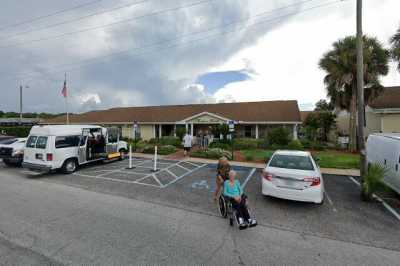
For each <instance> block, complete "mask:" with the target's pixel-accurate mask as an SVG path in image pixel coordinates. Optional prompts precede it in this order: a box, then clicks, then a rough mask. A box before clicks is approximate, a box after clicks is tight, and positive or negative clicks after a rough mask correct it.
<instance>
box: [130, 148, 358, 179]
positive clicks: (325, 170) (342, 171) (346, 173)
mask: <svg viewBox="0 0 400 266" xmlns="http://www.w3.org/2000/svg"><path fill="white" fill-rule="evenodd" d="M132 155H133V156H135V157H142V158H150V159H152V158H153V155H152V154H143V153H133V154H132ZM158 158H160V159H169V160H174V159H177V158H171V157H170V156H168V155H158ZM179 159H181V158H179ZM182 160H183V161H191V162H198V163H207V164H217V163H218V160H213V159H204V158H195V157H185V158H182ZM229 163H230V164H231V165H234V166H242V167H251V168H259V169H263V168H264V167H265V164H263V163H251V162H236V161H230V162H229ZM321 172H322V173H323V174H328V175H343V176H360V170H358V169H336V168H321Z"/></svg>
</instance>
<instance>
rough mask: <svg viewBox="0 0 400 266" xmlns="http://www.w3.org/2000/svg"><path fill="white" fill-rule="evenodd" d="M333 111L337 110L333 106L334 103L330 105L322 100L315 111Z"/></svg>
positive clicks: (316, 105)
mask: <svg viewBox="0 0 400 266" xmlns="http://www.w3.org/2000/svg"><path fill="white" fill-rule="evenodd" d="M333 109H335V106H333V104H332V102H329V103H328V102H327V101H326V100H324V99H322V100H319V101H318V102H317V103H316V104H315V108H314V111H333Z"/></svg>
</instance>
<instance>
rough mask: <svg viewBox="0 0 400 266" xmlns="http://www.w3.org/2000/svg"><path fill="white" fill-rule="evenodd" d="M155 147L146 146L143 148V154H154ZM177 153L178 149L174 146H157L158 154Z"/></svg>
mask: <svg viewBox="0 0 400 266" xmlns="http://www.w3.org/2000/svg"><path fill="white" fill-rule="evenodd" d="M154 147H155V146H154V145H146V146H145V147H144V148H143V153H147V154H153V153H154ZM174 152H176V147H175V146H172V145H163V146H157V154H160V155H168V154H171V153H174Z"/></svg>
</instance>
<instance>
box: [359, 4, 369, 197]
mask: <svg viewBox="0 0 400 266" xmlns="http://www.w3.org/2000/svg"><path fill="white" fill-rule="evenodd" d="M357 97H358V105H357V107H358V124H357V125H358V128H357V129H358V149H359V151H360V174H361V185H363V184H364V176H365V174H366V172H367V164H366V158H365V157H366V152H365V140H364V126H365V125H364V121H365V113H364V110H365V105H364V44H363V29H362V0H357ZM364 196H365V194H364V189H363V186H361V197H362V198H364Z"/></svg>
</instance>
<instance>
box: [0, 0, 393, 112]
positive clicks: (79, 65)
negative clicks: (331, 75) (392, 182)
mask: <svg viewBox="0 0 400 266" xmlns="http://www.w3.org/2000/svg"><path fill="white" fill-rule="evenodd" d="M363 2H364V24H363V26H364V33H365V34H367V35H369V36H374V37H377V38H378V39H379V41H381V43H382V45H384V46H385V47H388V40H389V38H390V36H391V35H393V34H394V33H395V31H396V29H397V28H398V27H399V26H400V17H399V16H398V10H400V1H398V0H364V1H363ZM355 3H356V0H344V1H340V0H338V1H336V0H270V1H265V0H251V1H244V0H169V1H156V0H59V1H52V0H41V1H31V0H19V1H14V0H3V1H2V8H1V9H0V60H1V63H0V81H1V84H0V110H5V111H17V110H19V90H18V88H19V86H21V85H22V86H23V87H24V89H23V91H24V94H23V98H24V111H26V112H28V111H29V112H65V111H66V109H67V108H68V110H69V111H70V112H85V111H90V110H97V109H106V108H112V107H118V106H146V105H166V104H189V103H217V102H232V101H236V102H239V101H261V100H297V101H298V103H299V107H300V109H302V110H310V109H312V108H313V106H314V104H315V103H316V102H317V101H318V100H319V99H324V98H326V91H325V88H324V84H323V77H324V75H325V73H324V72H323V71H322V70H321V69H319V67H318V61H319V60H320V58H321V57H322V56H323V54H324V53H326V52H327V51H329V49H331V47H332V43H333V42H335V41H337V40H338V39H340V38H344V37H345V36H348V35H354V34H355V29H356V25H355V19H356V17H355V10H356V5H355ZM65 73H66V76H67V88H68V94H69V97H68V99H67V101H66V100H65V99H64V98H63V96H62V95H61V89H62V87H63V82H64V75H65ZM381 82H382V84H383V85H385V86H394V85H400V73H399V72H397V71H396V68H395V65H394V63H391V70H390V73H389V75H387V76H385V77H382V79H381Z"/></svg>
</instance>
